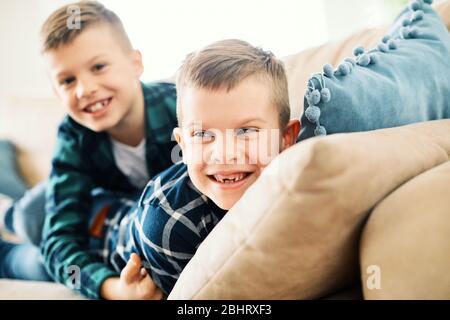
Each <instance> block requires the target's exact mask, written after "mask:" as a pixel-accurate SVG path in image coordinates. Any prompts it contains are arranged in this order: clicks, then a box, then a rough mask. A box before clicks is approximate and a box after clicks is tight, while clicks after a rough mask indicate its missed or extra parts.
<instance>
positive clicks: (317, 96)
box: [308, 89, 320, 106]
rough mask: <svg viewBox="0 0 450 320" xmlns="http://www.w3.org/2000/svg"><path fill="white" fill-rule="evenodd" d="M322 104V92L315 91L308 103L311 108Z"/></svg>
mask: <svg viewBox="0 0 450 320" xmlns="http://www.w3.org/2000/svg"><path fill="white" fill-rule="evenodd" d="M319 102H320V92H319V90H317V89H316V90H313V91H312V92H311V95H310V99H309V101H308V103H309V105H310V106H314V105H316V104H318V103H319Z"/></svg>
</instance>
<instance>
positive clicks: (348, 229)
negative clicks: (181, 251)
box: [169, 120, 450, 299]
mask: <svg viewBox="0 0 450 320" xmlns="http://www.w3.org/2000/svg"><path fill="white" fill-rule="evenodd" d="M449 136H450V120H441V121H433V122H426V123H421V124H414V125H409V126H404V127H399V128H392V129H384V130H378V131H373V132H362V133H352V134H339V135H334V136H328V137H322V138H313V139H309V140H306V141H305V142H302V143H300V144H299V145H296V146H294V147H292V148H291V149H289V150H287V151H286V152H284V153H283V154H281V155H280V156H279V157H278V158H277V159H275V160H274V162H273V163H271V165H270V166H269V167H268V168H267V171H265V172H264V173H263V174H262V175H261V177H260V178H259V179H258V181H257V182H256V183H255V184H254V185H253V186H252V187H251V188H249V190H248V191H247V192H246V194H245V195H244V196H243V197H242V198H241V200H240V201H239V202H238V203H237V204H236V205H235V206H234V207H233V209H231V210H230V211H229V212H228V213H227V215H226V216H225V218H224V219H223V220H222V221H221V223H220V224H219V225H218V226H217V227H216V228H215V229H214V230H213V232H212V233H211V234H210V235H209V236H208V238H207V239H206V240H205V241H204V242H203V243H202V244H201V245H200V247H199V249H198V251H197V252H196V254H195V256H194V258H193V259H192V260H191V261H190V263H189V264H188V265H187V267H186V268H185V270H184V271H183V272H182V274H181V276H180V278H179V280H178V282H177V283H176V285H175V287H174V289H173V291H172V292H171V294H170V296H169V298H170V299H313V298H319V297H322V296H325V295H327V294H330V293H332V292H335V291H337V290H338V289H340V288H343V287H345V286H348V285H350V284H351V283H353V282H354V281H357V278H358V270H357V269H358V250H357V248H358V242H359V235H360V232H361V226H362V225H363V223H364V221H365V219H366V217H367V214H368V212H369V211H370V210H371V208H373V207H374V206H375V204H376V203H377V202H379V201H380V200H381V199H383V198H384V197H385V196H386V195H388V194H389V193H390V192H392V191H393V190H395V189H396V188H397V187H398V186H400V185H401V184H403V183H404V182H406V181H408V180H410V179H411V178H413V177H415V176H416V175H418V174H420V173H422V172H424V171H427V170H429V169H431V168H433V167H435V166H437V165H439V164H442V163H444V162H446V161H448V160H449V154H450V139H449V138H448V137H449Z"/></svg>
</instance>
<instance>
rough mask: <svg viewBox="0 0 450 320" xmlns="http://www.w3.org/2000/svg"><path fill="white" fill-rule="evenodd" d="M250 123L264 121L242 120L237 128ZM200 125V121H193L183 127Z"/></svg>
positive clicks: (261, 120) (254, 119) (257, 119)
mask: <svg viewBox="0 0 450 320" xmlns="http://www.w3.org/2000/svg"><path fill="white" fill-rule="evenodd" d="M252 122H265V121H264V120H263V119H260V118H248V119H244V120H243V121H242V122H240V123H239V125H238V126H237V127H242V126H245V125H247V124H249V123H252ZM201 123H202V122H200V121H195V120H193V121H189V122H188V123H187V124H186V125H185V127H186V128H190V127H192V126H194V125H198V124H201ZM205 127H208V126H205Z"/></svg>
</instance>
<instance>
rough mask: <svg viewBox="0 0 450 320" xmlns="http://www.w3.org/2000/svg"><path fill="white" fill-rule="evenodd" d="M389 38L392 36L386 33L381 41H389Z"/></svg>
mask: <svg viewBox="0 0 450 320" xmlns="http://www.w3.org/2000/svg"><path fill="white" fill-rule="evenodd" d="M389 40H391V36H388V35H385V36H384V37H383V38H382V39H381V42H383V43H387V42H388V41H389Z"/></svg>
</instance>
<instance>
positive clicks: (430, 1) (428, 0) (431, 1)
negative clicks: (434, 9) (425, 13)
mask: <svg viewBox="0 0 450 320" xmlns="http://www.w3.org/2000/svg"><path fill="white" fill-rule="evenodd" d="M423 2H425V3H427V4H432V3H433V0H423Z"/></svg>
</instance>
